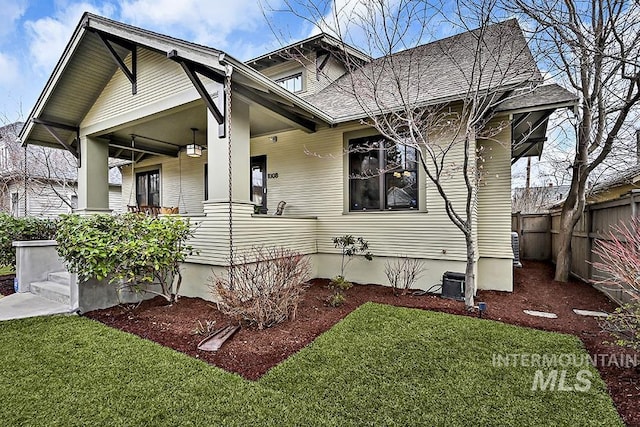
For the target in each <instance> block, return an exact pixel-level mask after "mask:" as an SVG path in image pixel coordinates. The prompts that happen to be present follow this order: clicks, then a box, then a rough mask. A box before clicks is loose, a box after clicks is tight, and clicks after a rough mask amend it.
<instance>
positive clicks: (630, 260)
mask: <svg viewBox="0 0 640 427" xmlns="http://www.w3.org/2000/svg"><path fill="white" fill-rule="evenodd" d="M605 239H606V240H605ZM605 239H599V240H597V241H596V244H595V245H594V248H593V253H594V254H596V255H598V256H599V257H600V262H595V263H593V267H594V268H595V269H596V270H598V271H599V272H600V273H603V274H602V275H601V276H600V277H599V278H598V280H597V281H596V282H597V283H599V284H603V285H609V286H610V285H614V286H619V287H622V288H624V289H631V290H634V291H636V292H640V274H639V273H638V272H640V217H635V218H632V219H631V220H630V221H629V222H628V224H627V223H625V222H620V223H618V224H616V225H614V226H612V227H611V230H610V231H609V232H607V233H606V234H605Z"/></svg>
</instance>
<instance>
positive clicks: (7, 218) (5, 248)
mask: <svg viewBox="0 0 640 427" xmlns="http://www.w3.org/2000/svg"><path fill="white" fill-rule="evenodd" d="M55 233H56V221H54V220H51V219H44V218H34V217H25V218H15V217H13V216H11V215H9V214H7V213H0V266H3V267H12V268H14V267H15V265H16V249H15V248H14V247H13V245H12V243H13V242H15V241H19V240H50V239H53V238H54V237H55Z"/></svg>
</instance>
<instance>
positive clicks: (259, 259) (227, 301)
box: [212, 247, 311, 329]
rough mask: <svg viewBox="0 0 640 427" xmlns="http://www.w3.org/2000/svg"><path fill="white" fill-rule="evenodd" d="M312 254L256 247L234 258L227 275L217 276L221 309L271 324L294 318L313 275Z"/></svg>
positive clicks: (259, 323)
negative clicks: (310, 259) (307, 255)
mask: <svg viewBox="0 0 640 427" xmlns="http://www.w3.org/2000/svg"><path fill="white" fill-rule="evenodd" d="M310 270H311V268H310V264H309V258H308V257H306V256H304V255H302V254H299V253H297V252H293V251H290V250H288V249H285V248H277V247H273V248H253V249H252V250H250V251H247V252H245V253H243V254H242V255H241V256H240V257H239V258H238V259H236V260H234V263H233V267H232V268H230V271H229V276H228V277H221V276H214V277H213V284H212V291H213V292H214V293H215V294H217V296H218V297H219V300H220V302H219V304H218V306H219V308H220V310H221V311H222V312H223V313H225V314H227V315H229V316H232V317H233V318H235V319H237V320H239V321H246V322H249V323H250V324H256V325H257V326H258V329H264V328H269V327H271V326H273V325H276V324H278V323H281V322H284V321H285V320H287V319H289V318H292V319H293V318H295V315H296V310H297V308H298V303H299V302H300V299H301V297H302V293H303V291H304V288H305V285H306V282H307V280H308V279H309V277H310Z"/></svg>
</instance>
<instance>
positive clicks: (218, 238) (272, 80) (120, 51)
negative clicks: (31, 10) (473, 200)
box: [20, 14, 575, 298]
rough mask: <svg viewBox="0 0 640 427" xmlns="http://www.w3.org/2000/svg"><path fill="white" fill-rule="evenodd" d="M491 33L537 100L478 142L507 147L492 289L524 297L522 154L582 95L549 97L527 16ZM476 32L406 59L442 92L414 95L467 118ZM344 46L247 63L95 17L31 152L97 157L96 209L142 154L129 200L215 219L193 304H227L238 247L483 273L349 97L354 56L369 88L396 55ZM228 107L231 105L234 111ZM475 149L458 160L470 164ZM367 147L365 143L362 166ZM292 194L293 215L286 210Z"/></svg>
mask: <svg viewBox="0 0 640 427" xmlns="http://www.w3.org/2000/svg"><path fill="white" fill-rule="evenodd" d="M483 34H484V36H485V37H486V40H485V42H486V43H485V45H487V46H489V50H490V51H491V52H493V53H494V54H495V55H496V56H495V58H496V59H495V61H496V62H495V63H493V62H490V65H489V66H493V67H495V68H496V69H500V72H501V73H506V74H503V76H506V77H507V78H506V79H504V80H502V83H500V85H496V86H495V87H492V86H490V84H489V86H488V88H489V89H491V90H498V91H501V93H503V94H512V93H514V92H512V91H513V90H519V89H520V88H523V91H522V95H521V96H513V97H510V99H508V100H505V101H504V102H502V103H500V104H499V105H496V106H495V107H494V108H492V109H491V110H492V113H495V114H494V115H492V117H494V120H493V121H491V122H490V123H489V124H488V126H492V125H496V124H497V123H510V125H509V124H507V125H506V126H504V127H503V128H502V129H501V132H500V133H499V134H498V135H494V136H493V137H492V138H491V139H481V138H480V137H478V138H477V139H473V138H475V137H472V139H471V144H473V146H472V147H477V148H478V149H483V150H485V152H486V153H489V154H487V155H486V156H485V157H484V160H485V161H484V163H483V165H482V166H483V171H484V172H483V173H484V174H485V175H486V177H487V179H486V180H484V181H483V182H482V186H481V187H480V188H478V191H477V198H478V203H477V211H476V212H475V213H474V216H473V218H474V221H473V224H472V227H473V232H474V234H475V235H476V236H477V248H476V255H477V257H478V263H477V272H476V273H477V275H476V277H477V286H478V287H479V288H482V289H496V290H506V291H510V290H512V289H513V270H512V268H513V267H512V259H513V252H512V248H511V159H512V158H515V157H522V156H527V155H539V153H540V151H541V150H542V143H543V141H544V139H545V138H544V137H545V133H546V126H547V119H548V117H549V115H550V114H551V113H552V112H553V111H554V110H555V109H557V108H562V107H567V106H569V105H573V103H574V102H575V97H574V96H573V95H571V94H570V93H568V92H567V91H565V90H563V89H561V88H560V87H558V86H544V87H540V88H537V89H535V90H533V91H531V89H530V87H531V85H535V84H537V82H539V81H540V79H541V75H540V72H539V70H538V68H537V66H536V64H535V62H534V60H533V58H532V56H531V54H530V52H529V49H528V48H527V45H526V41H525V38H524V37H523V34H522V30H521V29H520V27H519V26H518V24H517V22H516V21H515V20H510V21H506V22H503V23H501V24H496V25H495V26H492V27H489V28H488V29H486V33H483ZM474 35H475V33H473V34H472V33H463V34H461V35H458V36H454V37H450V38H448V39H446V40H441V41H438V42H435V43H430V44H427V45H423V46H419V47H417V48H415V49H411V50H407V51H403V52H399V53H398V54H394V59H395V60H396V61H397V62H398V63H399V64H401V69H402V66H405V65H406V64H408V63H409V62H408V61H410V60H417V61H418V63H419V64H418V65H417V67H419V69H420V73H419V74H418V75H416V76H413V75H412V77H416V78H419V79H423V81H425V82H429V83H430V84H429V86H428V88H429V89H430V90H427V86H425V87H420V85H417V86H412V87H410V88H409V92H410V96H412V97H413V98H412V99H414V100H415V102H416V103H417V104H416V105H418V104H419V105H433V104H442V103H445V102H446V103H447V105H449V108H450V109H452V111H456V109H459V108H460V99H461V96H463V93H464V91H465V82H466V81H468V80H467V78H468V74H469V73H470V70H472V69H473V67H475V63H474V61H473V59H472V58H469V57H467V56H466V55H468V52H469V51H468V50H466V49H467V48H468V46H469V45H473V44H474V43H473V40H474V39H473V37H472V36H474ZM497 35H502V36H503V37H497ZM339 46H341V44H339V43H336V40H335V39H333V38H332V37H330V36H327V35H319V36H316V37H313V38H310V39H307V40H305V41H303V42H300V43H297V44H296V49H297V51H296V53H298V54H302V55H303V57H304V58H305V59H304V60H303V64H302V66H301V65H299V63H298V62H295V61H293V60H291V59H290V57H291V54H290V49H288V48H283V50H280V51H276V52H271V53H269V54H267V55H263V56H261V57H259V58H256V59H254V60H252V61H248V62H247V63H243V62H240V61H237V60H236V59H234V58H233V57H231V56H229V55H226V54H225V53H224V52H221V51H219V50H216V49H213V48H208V47H204V46H200V45H196V44H193V43H189V42H185V41H182V40H177V39H174V38H171V37H168V36H165V35H161V34H157V33H152V32H149V31H146V30H142V29H139V28H136V27H133V26H130V25H126V24H122V23H119V22H115V21H111V20H108V19H105V18H102V17H99V16H95V15H91V14H85V16H84V17H83V18H82V21H81V23H80V24H79V25H78V27H77V28H76V30H75V32H74V34H73V36H72V39H71V41H70V42H69V45H68V46H67V48H66V50H65V51H64V54H63V56H62V58H61V59H60V61H59V63H58V65H57V67H56V68H55V70H54V72H53V74H52V76H51V78H50V80H49V81H48V83H47V85H46V87H45V88H44V91H43V94H42V96H41V98H40V100H39V101H38V103H37V104H36V106H35V107H34V109H33V111H32V112H31V113H30V115H29V119H28V121H27V124H26V125H25V128H24V130H23V131H22V133H21V135H20V137H21V139H22V141H24V142H25V143H26V144H29V145H46V146H57V147H59V146H60V145H66V146H68V148H69V150H71V151H72V152H74V153H75V154H76V155H77V156H78V157H79V158H80V160H81V167H80V168H79V191H78V198H79V211H81V212H87V213H89V212H101V211H103V210H105V209H106V208H107V207H108V193H107V191H106V187H105V183H106V181H107V177H108V165H109V160H108V159H109V157H110V156H111V157H116V158H121V159H125V160H129V161H131V165H130V166H127V167H123V204H124V205H136V204H137V205H157V206H162V207H176V206H177V207H179V210H180V213H181V214H182V215H185V216H191V217H192V218H193V220H194V221H195V222H197V223H198V228H197V231H196V235H195V238H194V240H193V242H192V243H193V245H194V247H195V248H197V249H198V250H199V254H198V255H193V256H191V257H190V258H189V262H187V263H185V264H184V266H183V277H184V279H183V282H182V283H183V285H182V288H181V292H183V293H184V294H186V295H190V296H201V297H205V298H212V296H211V295H210V293H209V287H208V286H207V281H208V278H210V277H211V274H212V270H213V271H214V272H216V273H221V274H222V273H224V272H226V269H227V267H228V265H229V260H228V257H229V254H230V249H231V248H230V246H231V244H233V249H234V251H235V252H236V253H237V252H238V251H242V250H244V249H247V248H250V247H251V246H256V245H268V246H285V247H288V248H290V249H294V250H296V251H299V252H302V253H304V254H308V255H309V256H310V258H311V260H312V265H313V274H314V276H315V277H332V276H335V275H336V274H337V272H338V268H339V265H340V253H339V251H338V250H337V249H336V248H335V247H334V245H333V244H332V241H331V239H332V237H334V236H341V235H344V234H353V235H356V236H362V237H363V238H365V239H366V240H368V241H369V244H370V249H371V251H372V253H373V255H374V260H373V261H372V262H370V263H368V262H365V261H362V260H359V259H358V260H355V261H354V262H353V263H352V264H351V265H350V268H349V271H348V273H347V278H348V279H350V280H353V281H356V282H360V283H386V281H387V279H386V277H385V274H384V266H385V262H386V261H387V260H393V259H394V258H396V257H399V256H408V257H412V258H418V259H421V260H423V261H424V263H425V267H426V272H425V275H424V277H423V279H422V280H421V281H420V283H418V285H419V286H420V287H421V288H428V287H431V285H433V284H434V283H438V282H439V281H440V280H441V279H442V275H443V273H444V272H445V271H464V270H465V265H466V247H465V241H464V238H463V235H462V233H461V232H460V231H459V230H458V229H457V228H456V227H455V226H454V225H453V224H452V222H451V221H450V219H449V217H448V215H447V213H446V210H445V206H444V203H443V200H442V198H441V197H440V195H439V193H438V191H437V190H436V188H435V187H434V185H432V184H431V183H430V182H429V181H428V178H427V176H426V175H425V173H424V171H423V170H422V168H421V167H420V166H419V165H418V161H417V160H418V158H417V154H416V152H415V150H414V149H411V148H409V147H404V146H395V147H392V148H395V150H390V149H388V150H383V149H382V148H381V145H378V146H377V147H376V146H375V144H376V143H378V144H379V142H380V140H381V138H380V136H379V135H377V134H376V131H375V129H373V128H371V127H368V126H366V125H365V124H363V123H362V119H363V118H365V117H366V112H365V111H364V110H365V109H366V108H369V106H368V105H362V104H359V103H358V102H357V101H356V100H354V99H353V97H352V96H350V95H349V94H348V93H345V91H344V90H343V89H344V85H345V84H348V83H349V81H350V80H349V76H348V75H345V72H346V70H347V68H348V67H347V66H346V64H347V61H350V62H351V63H353V62H358V63H360V64H362V68H361V69H359V70H358V71H355V72H354V74H352V75H351V76H352V77H354V78H359V77H362V73H365V72H367V71H372V70H373V71H376V70H378V69H379V68H380V67H382V66H383V65H384V63H385V59H384V58H381V59H373V60H372V59H370V58H369V57H367V56H366V55H365V54H363V53H361V52H359V51H358V50H357V49H354V48H351V47H346V48H345V49H344V50H340V51H339V52H337V53H336V48H337V47H339ZM443 52H447V53H448V54H450V55H452V57H453V58H451V57H449V58H448V57H447V55H443ZM503 56H504V59H503ZM490 58H493V57H490ZM305 61H306V62H305ZM454 62H455V66H454ZM403 64H404V65H403ZM314 70H315V71H314ZM318 70H319V71H318ZM402 72H411V73H413V71H412V70H410V69H406V70H405V71H402ZM358 73H359V74H358ZM489 74H491V73H489ZM383 77H384V79H387V78H389V76H386V75H384V73H383ZM505 82H508V83H505ZM229 84H230V86H229ZM485 84H486V82H485ZM502 84H505V85H506V86H502ZM526 88H529V89H528V90H527V89H526ZM225 93H231V97H230V98H229V97H227V96H225ZM379 96H380V97H379V98H376V99H372V100H371V101H372V102H374V103H375V102H377V101H380V102H382V103H385V105H387V106H389V108H390V110H391V111H392V110H393V108H397V106H395V105H394V104H393V102H394V101H393V98H394V96H395V95H394V94H393V93H390V92H389V91H386V92H381V93H380V94H379ZM501 99H502V98H501ZM223 101H224V102H223ZM225 105H227V106H228V105H230V106H231V108H230V109H229V110H230V111H231V113H230V114H231V116H230V117H229V118H225V117H224V115H225V114H226V112H227V111H229V110H227V109H226V108H224V107H225ZM229 121H230V123H231V124H230V128H229V129H227V127H226V124H227V123H229ZM192 129H195V130H193V131H192ZM52 130H55V131H56V134H55V135H54V133H53V132H52ZM366 144H368V145H366ZM459 145H460V144H458V146H457V147H458V148H456V150H458V151H454V152H453V153H456V157H455V158H456V159H457V160H459V161H460V163H461V162H462V157H463V151H461V150H460V148H459ZM350 146H351V147H355V146H357V147H365V149H363V150H353V151H351V152H350V153H349V154H348V155H345V154H344V152H345V149H346V148H348V147H350ZM202 147H206V150H205V151H204V152H202V151H201V149H202ZM366 147H369V148H366ZM390 152H394V153H395V154H394V156H396V155H397V156H398V158H400V159H402V161H401V162H400V166H398V168H396V170H393V171H386V172H385V173H379V174H376V175H375V176H371V177H369V178H367V179H358V178H355V177H354V176H355V175H357V174H362V173H366V171H368V170H370V169H371V168H372V165H375V164H378V165H384V164H385V162H388V161H389V153H390ZM201 153H202V154H201ZM229 156H231V157H229ZM473 161H475V159H474V160H473ZM373 168H374V170H375V166H374V167H373ZM363 171H364V172H363ZM445 185H446V187H447V189H448V191H449V193H450V195H451V198H452V203H454V204H460V203H464V200H465V197H466V191H465V190H464V180H463V178H461V177H456V178H451V179H449V180H447V182H446V183H445ZM458 189H460V190H458ZM267 190H268V191H267ZM230 192H231V197H230V196H229V193H230ZM281 201H285V202H286V208H285V209H284V213H283V215H279V216H275V215H273V213H274V212H275V211H276V207H277V206H278V205H279V203H280V202H281ZM255 212H258V213H255ZM264 212H267V214H264ZM231 236H233V239H231Z"/></svg>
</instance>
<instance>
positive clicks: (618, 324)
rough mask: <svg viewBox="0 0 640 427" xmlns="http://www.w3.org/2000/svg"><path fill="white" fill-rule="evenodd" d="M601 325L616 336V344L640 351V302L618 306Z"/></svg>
mask: <svg viewBox="0 0 640 427" xmlns="http://www.w3.org/2000/svg"><path fill="white" fill-rule="evenodd" d="M600 327H601V328H602V329H603V330H604V331H606V332H609V333H610V334H611V335H612V336H613V337H614V338H615V341H614V343H615V344H617V345H619V346H622V347H627V348H630V349H632V350H635V351H640V302H635V303H630V304H626V305H624V306H622V307H618V308H616V310H615V311H614V312H613V313H611V314H610V315H609V317H607V318H606V319H604V320H602V321H601V322H600Z"/></svg>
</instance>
